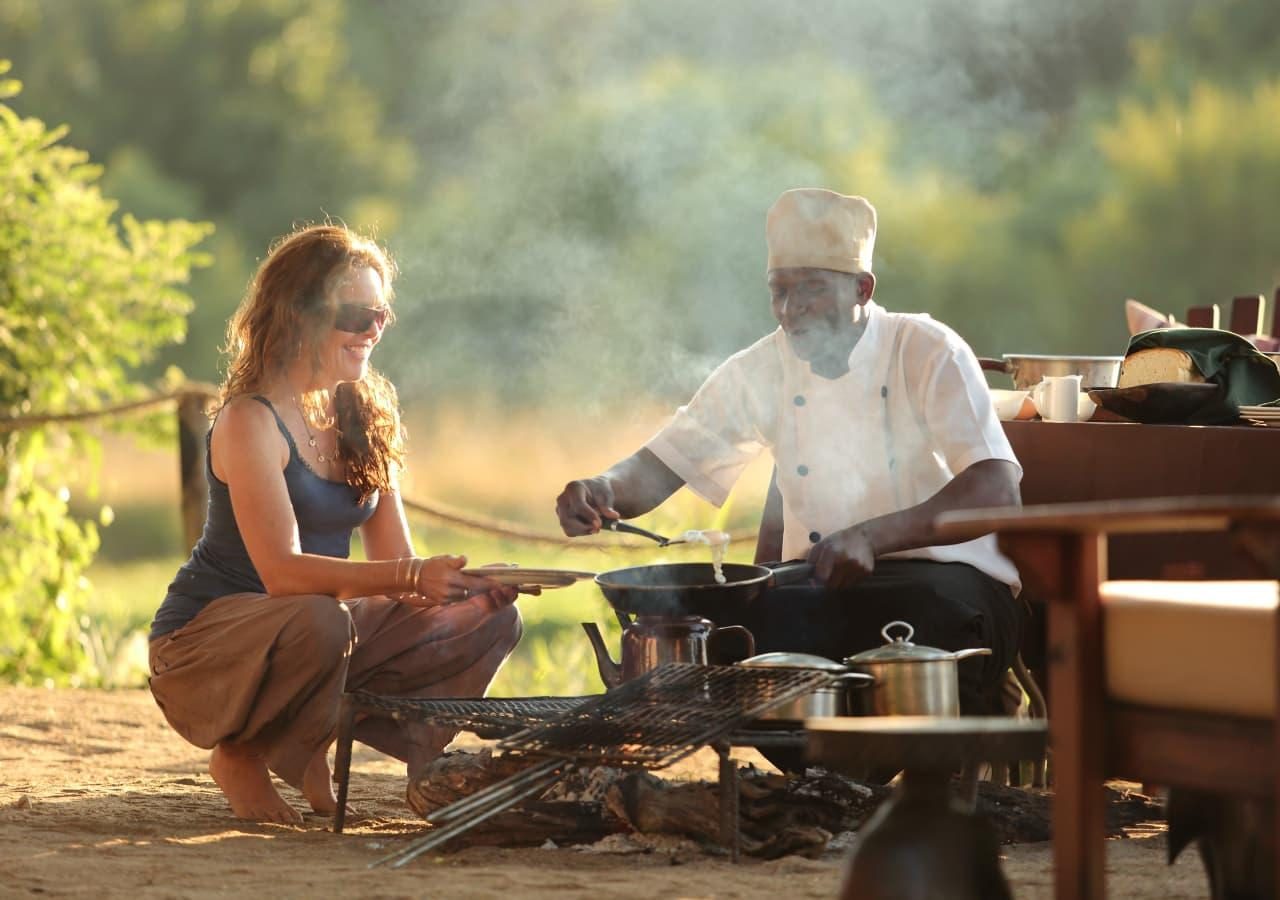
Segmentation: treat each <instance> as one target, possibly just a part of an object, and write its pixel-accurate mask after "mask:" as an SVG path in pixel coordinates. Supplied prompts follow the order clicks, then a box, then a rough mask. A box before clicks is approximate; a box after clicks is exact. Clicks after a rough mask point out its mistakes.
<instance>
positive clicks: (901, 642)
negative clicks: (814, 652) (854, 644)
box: [845, 620, 956, 665]
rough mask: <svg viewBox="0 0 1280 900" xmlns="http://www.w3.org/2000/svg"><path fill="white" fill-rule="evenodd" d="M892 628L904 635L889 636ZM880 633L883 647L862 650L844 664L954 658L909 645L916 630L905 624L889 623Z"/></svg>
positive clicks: (936, 650)
mask: <svg viewBox="0 0 1280 900" xmlns="http://www.w3.org/2000/svg"><path fill="white" fill-rule="evenodd" d="M894 626H901V627H902V628H903V629H905V630H906V634H902V635H899V636H898V637H893V636H891V635H890V634H889V629H890V628H893V627H894ZM880 633H881V634H882V635H884V639H885V641H886V643H885V644H884V646H883V647H876V648H875V649H874V650H863V651H862V652H861V653H859V654H857V655H855V656H850V657H848V658H846V659H845V663H846V664H847V665H861V664H863V663H882V662H929V661H931V660H935V659H955V658H956V655H955V654H954V653H951V652H949V651H946V650H939V649H938V648H937V647H923V646H920V645H919V644H913V643H911V636H912V635H914V634H915V633H916V630H915V629H914V628H912V627H911V626H910V625H909V624H907V623H906V622H902V621H897V620H895V621H893V622H890V623H889V624H888V625H886V626H884V628H881V629H880Z"/></svg>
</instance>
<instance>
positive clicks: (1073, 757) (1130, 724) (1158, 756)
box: [939, 496, 1280, 900]
mask: <svg viewBox="0 0 1280 900" xmlns="http://www.w3.org/2000/svg"><path fill="white" fill-rule="evenodd" d="M939 528H940V529H941V530H942V531H943V532H944V533H947V534H950V535H951V536H953V537H956V538H964V537H972V536H977V535H979V534H985V533H989V532H991V531H995V532H997V533H998V534H999V535H1000V539H1001V545H1002V547H1003V548H1004V550H1005V552H1006V553H1008V554H1009V555H1010V556H1011V557H1012V558H1013V559H1014V561H1015V562H1016V563H1017V564H1018V567H1019V570H1020V571H1021V572H1022V575H1023V579H1024V582H1026V583H1027V585H1028V589H1032V588H1034V590H1036V592H1037V594H1038V595H1039V596H1041V597H1043V598H1045V599H1046V600H1047V602H1048V607H1049V688H1050V695H1051V696H1052V697H1053V704H1054V708H1053V715H1052V716H1051V717H1050V718H1049V739H1050V744H1051V745H1052V747H1053V760H1054V798H1053V806H1052V827H1053V842H1054V846H1053V853H1054V862H1055V872H1054V880H1055V896H1056V897H1057V898H1058V900H1075V898H1097V897H1102V896H1104V890H1105V882H1104V872H1105V847H1104V835H1105V830H1104V822H1103V813H1104V795H1103V789H1102V785H1103V780H1104V779H1106V778H1109V777H1112V778H1126V779H1131V780H1135V781H1139V782H1144V783H1151V784H1159V785H1164V786H1168V787H1170V788H1179V789H1188V790H1196V791H1205V792H1210V793H1213V794H1219V795H1230V796H1238V797H1254V798H1260V799H1262V800H1264V801H1268V802H1274V801H1275V798H1276V797H1277V796H1280V730H1278V729H1277V728H1276V709H1277V702H1278V695H1280V677H1277V671H1276V660H1277V659H1278V658H1280V615H1278V614H1277V603H1276V596H1277V585H1276V582H1275V580H1274V579H1275V578H1276V577H1277V576H1278V575H1280V497H1276V496H1270V497H1264V498H1260V497H1256V496H1255V497H1244V498H1240V497H1195V498H1174V499H1170V498H1166V499H1157V500H1130V501H1107V502H1098V503H1067V504H1054V505H1049V506H1029V507H1023V508H1020V509H1019V508H1008V509H992V510H970V511H967V512H955V513H949V514H946V515H944V516H942V517H940V518H939ZM1222 530H1228V531H1230V532H1231V533H1232V534H1233V535H1234V536H1235V538H1236V540H1237V541H1238V543H1239V544H1240V545H1241V546H1242V547H1243V548H1244V549H1245V550H1246V551H1248V552H1249V555H1250V556H1251V557H1253V558H1254V559H1255V560H1256V561H1257V562H1258V566H1259V572H1260V574H1265V575H1266V577H1267V578H1268V579H1269V580H1267V581H1242V582H1188V581H1182V582H1177V581H1154V582H1124V581H1112V582H1108V581H1106V580H1105V577H1106V548H1107V541H1106V538H1107V535H1108V534H1117V533H1125V534H1136V533H1159V532H1177V533H1187V532H1210V531H1222ZM1273 840H1275V841H1276V846H1275V847H1273V848H1272V852H1271V853H1270V863H1271V865H1273V866H1274V867H1275V878H1276V879H1277V880H1276V883H1277V884H1280V838H1274V837H1273Z"/></svg>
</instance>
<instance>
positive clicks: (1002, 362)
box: [978, 356, 1013, 375]
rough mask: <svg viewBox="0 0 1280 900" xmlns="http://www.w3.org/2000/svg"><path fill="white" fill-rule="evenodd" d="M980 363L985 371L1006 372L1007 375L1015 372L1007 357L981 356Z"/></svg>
mask: <svg viewBox="0 0 1280 900" xmlns="http://www.w3.org/2000/svg"><path fill="white" fill-rule="evenodd" d="M978 365H979V366H981V367H982V371H984V372H1004V373H1005V374H1006V375H1008V374H1011V373H1012V372H1013V367H1012V366H1011V365H1009V361H1008V360H1007V359H991V358H990V357H986V356H979V357H978Z"/></svg>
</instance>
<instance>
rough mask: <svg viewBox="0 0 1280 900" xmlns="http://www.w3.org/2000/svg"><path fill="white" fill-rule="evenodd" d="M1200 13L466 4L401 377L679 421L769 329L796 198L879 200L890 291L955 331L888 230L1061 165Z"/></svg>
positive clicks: (413, 284)
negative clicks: (661, 411)
mask: <svg viewBox="0 0 1280 900" xmlns="http://www.w3.org/2000/svg"><path fill="white" fill-rule="evenodd" d="M1189 2H1190V0H1178V2H1176V3H1163V4H1162V3H1157V2H1155V0H1082V2H1080V3H1076V4H1059V3H1057V2H1053V0H1038V2H1026V0H964V2H962V0H920V2H916V3H888V2H878V0H808V2H799V3H789V4H777V3H774V2H766V0H741V2H737V3H734V4H731V5H728V4H697V3H688V2H687V0H647V2H643V3H641V2H586V0H582V2H571V0H547V2H540V3H538V4H519V3H504V2H497V0H491V2H477V3H472V4H467V5H465V6H463V7H461V8H460V9H459V10H458V12H457V13H456V14H455V15H454V16H452V17H450V18H448V19H447V20H446V21H445V22H444V25H443V27H442V29H441V30H440V31H438V32H436V33H434V34H430V35H425V36H424V45H425V47H424V51H423V52H424V54H426V58H428V59H429V60H431V62H430V65H431V66H432V67H433V68H432V69H431V71H432V73H433V76H432V78H431V79H429V83H430V84H431V85H432V87H433V91H432V92H430V93H429V94H424V95H423V96H422V97H421V98H420V101H419V102H420V103H421V104H422V105H423V108H424V109H429V110H432V111H433V112H432V114H433V115H435V116H437V118H439V117H440V116H444V117H445V119H446V120H447V121H448V122H449V123H450V125H451V126H452V128H451V129H450V133H449V134H446V135H441V134H432V135H430V136H429V138H428V139H427V140H426V141H425V142H424V153H427V152H430V154H431V162H432V164H433V165H432V166H430V167H425V168H426V170H427V171H428V173H429V175H428V179H427V181H426V183H424V184H423V185H422V188H421V189H422V192H423V199H422V202H421V203H420V204H417V205H416V206H415V208H414V209H413V210H412V211H411V213H410V214H409V215H408V216H406V221H405V223H404V225H403V226H402V227H401V228H400V229H399V230H398V232H397V235H396V238H395V241H394V243H395V245H396V250H397V253H398V256H399V258H400V262H401V265H402V269H403V278H402V283H403V287H402V291H401V300H400V303H401V313H400V321H401V325H400V326H399V327H400V329H401V330H402V331H404V332H407V333H410V334H411V335H412V338H411V339H410V340H409V341H406V342H404V343H403V344H401V346H400V349H399V352H398V353H397V352H395V350H394V346H395V344H394V342H392V341H388V348H389V349H390V350H392V352H393V354H394V355H393V358H392V360H391V362H390V363H389V364H388V369H389V371H390V372H391V374H392V375H393V377H396V378H397V380H398V381H401V382H404V381H408V382H409V383H410V384H417V385H422V386H426V385H430V387H431V389H432V390H433V391H450V392H468V391H475V392H483V393H486V394H488V395H490V396H497V397H499V398H500V399H501V400H503V401H504V402H508V403H521V404H536V403H564V402H572V403H575V404H579V405H581V406H582V407H583V408H584V409H591V410H601V411H607V412H610V413H611V414H613V415H617V414H618V412H619V410H624V409H626V408H627V405H628V401H634V400H637V399H640V398H644V399H646V400H654V399H657V400H661V401H663V402H670V403H672V404H674V403H677V402H680V401H681V400H683V399H685V398H687V397H688V396H689V394H690V393H692V391H693V389H694V388H696V386H697V384H698V383H700V381H701V379H702V378H703V377H705V375H706V374H707V373H708V372H709V371H710V370H711V369H712V368H713V367H714V366H715V365H716V364H717V363H718V362H719V361H721V360H723V359H724V358H725V357H726V356H727V355H729V354H730V353H732V352H733V351H735V350H737V349H740V348H741V347H743V346H746V345H747V344H749V343H751V342H752V341H754V340H756V339H758V338H759V337H761V336H763V335H764V334H766V333H767V332H768V331H770V330H771V329H772V328H773V327H774V323H773V321H772V318H771V316H770V314H769V309H768V298H767V293H766V291H765V289H764V271H763V270H764V257H765V254H764V241H763V222H764V213H765V211H766V209H767V208H768V206H769V204H770V203H771V202H772V201H773V200H774V199H775V198H776V196H777V195H778V194H779V193H780V192H781V191H783V190H785V189H787V188H790V187H796V186H826V187H830V188H832V189H835V190H839V191H844V192H850V193H862V194H864V195H866V196H868V197H870V198H871V199H872V201H873V202H874V203H876V205H877V206H878V207H879V208H880V210H881V214H882V217H881V221H882V241H881V247H882V250H881V257H880V259H879V261H878V265H877V269H878V271H880V272H881V274H882V285H881V290H880V295H881V296H885V295H886V294H887V295H888V297H889V302H888V305H890V306H894V307H896V308H919V309H922V310H924V311H934V312H935V313H940V312H943V311H945V309H946V308H945V305H942V304H943V303H944V301H943V300H942V299H939V298H938V297H937V296H936V295H933V294H931V293H929V292H927V291H924V290H923V288H921V287H920V282H919V279H918V278H917V279H916V281H915V282H912V280H911V279H912V278H913V277H915V275H916V273H915V272H914V271H913V268H914V267H917V266H918V260H919V259H920V258H921V257H920V255H919V254H920V251H921V249H923V248H917V247H910V246H903V243H902V241H901V240H899V239H898V238H899V236H898V235H888V236H886V235H884V234H883V232H884V231H885V230H886V229H894V228H896V227H899V226H898V225H897V223H898V222H901V221H902V219H903V217H904V214H905V212H906V211H907V210H909V209H911V208H915V209H919V208H923V207H926V206H927V205H928V202H929V201H928V198H925V197H922V196H920V192H921V190H931V189H932V190H943V191H945V190H947V188H946V184H945V182H946V180H947V179H951V180H952V181H953V182H954V183H956V184H961V185H967V186H970V188H971V189H973V190H978V191H981V190H984V189H985V188H988V187H991V186H1001V187H1006V188H1007V187H1008V183H1009V180H1010V179H1011V178H1013V177H1016V176H1017V173H1019V172H1024V171H1025V170H1026V169H1027V168H1028V167H1029V165H1030V164H1029V162H1028V157H1027V156H1025V155H1023V156H1018V155H1015V156H1013V157H1011V156H1010V155H1009V152H1008V151H1007V150H1006V149H1003V147H1004V145H1003V144H1002V139H1004V138H1005V137H1007V136H1009V135H1015V136H1017V137H1018V139H1019V140H1020V141H1021V143H1020V144H1019V145H1018V146H1019V147H1021V148H1023V150H1022V152H1023V153H1024V154H1034V153H1037V152H1044V140H1047V138H1044V139H1042V138H1041V137H1038V136H1044V135H1048V134H1051V132H1052V128H1053V127H1054V123H1056V122H1058V121H1060V120H1061V118H1062V117H1064V116H1067V115H1069V114H1070V112H1071V110H1072V108H1073V104H1075V103H1076V102H1077V99H1078V97H1079V96H1080V94H1081V92H1082V91H1085V90H1087V89H1089V88H1090V87H1091V86H1096V85H1098V84H1099V83H1106V82H1107V81H1108V80H1113V79H1115V78H1118V77H1120V76H1121V75H1122V74H1123V73H1124V71H1125V70H1126V69H1127V67H1128V66H1129V64H1130V63H1129V51H1128V43H1129V41H1130V40H1131V38H1132V36H1133V35H1134V34H1136V33H1139V32H1140V31H1142V30H1143V29H1149V28H1151V27H1153V25H1154V24H1158V22H1159V21H1160V17H1161V16H1176V15H1178V14H1179V11H1180V10H1182V9H1185V8H1186V6H1187V4H1188V3H1189ZM921 172H935V173H939V174H937V175H936V176H933V177H934V178H935V181H936V180H938V179H941V180H942V183H943V187H942V188H928V187H926V188H923V189H922V188H919V187H916V186H915V185H914V182H913V179H916V176H917V175H918V174H919V173H921ZM912 191H915V194H914V195H912V194H911V192H912ZM957 218H958V219H959V220H961V221H963V216H958V217H957ZM885 237H887V238H888V239H884V238H885ZM895 248H897V251H898V258H896V259H893V258H889V256H888V254H891V253H893V252H894V249H895ZM886 273H888V274H889V275H891V276H893V278H891V279H885V278H884V275H885V274H886ZM899 275H901V280H899V281H897V283H896V284H895V280H894V279H897V278H898V276H899ZM913 284H914V285H915V288H914V289H915V291H916V293H915V294H914V295H913V294H912V293H911V289H912V285H913ZM903 286H905V287H906V288H907V290H906V291H903V292H902V293H899V294H895V290H894V289H895V287H898V288H899V290H901V289H902V287H903ZM895 298H899V299H900V301H901V302H896V303H895V302H894V300H895ZM904 303H905V304H906V306H905V307H904V305H903V304H904ZM944 318H945V316H944Z"/></svg>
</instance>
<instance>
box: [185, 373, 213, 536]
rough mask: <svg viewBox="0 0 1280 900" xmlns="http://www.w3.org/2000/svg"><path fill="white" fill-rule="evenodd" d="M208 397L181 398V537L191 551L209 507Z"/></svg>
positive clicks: (189, 394)
mask: <svg viewBox="0 0 1280 900" xmlns="http://www.w3.org/2000/svg"><path fill="white" fill-rule="evenodd" d="M206 401H207V397H206V395H205V394H204V393H203V392H194V391H193V392H187V393H183V394H182V395H180V396H179V397H178V470H179V475H180V477H181V479H182V497H181V508H182V536H183V539H184V540H185V541H186V547H187V549H188V550H190V549H191V548H192V547H194V546H195V545H196V541H198V540H200V534H201V532H203V531H204V517H205V511H206V509H207V507H208V505H209V485H208V483H207V482H206V480H205V477H204V468H205V453H206V451H205V434H206V432H208V430H209V418H208V416H206V415H205V403H206Z"/></svg>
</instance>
